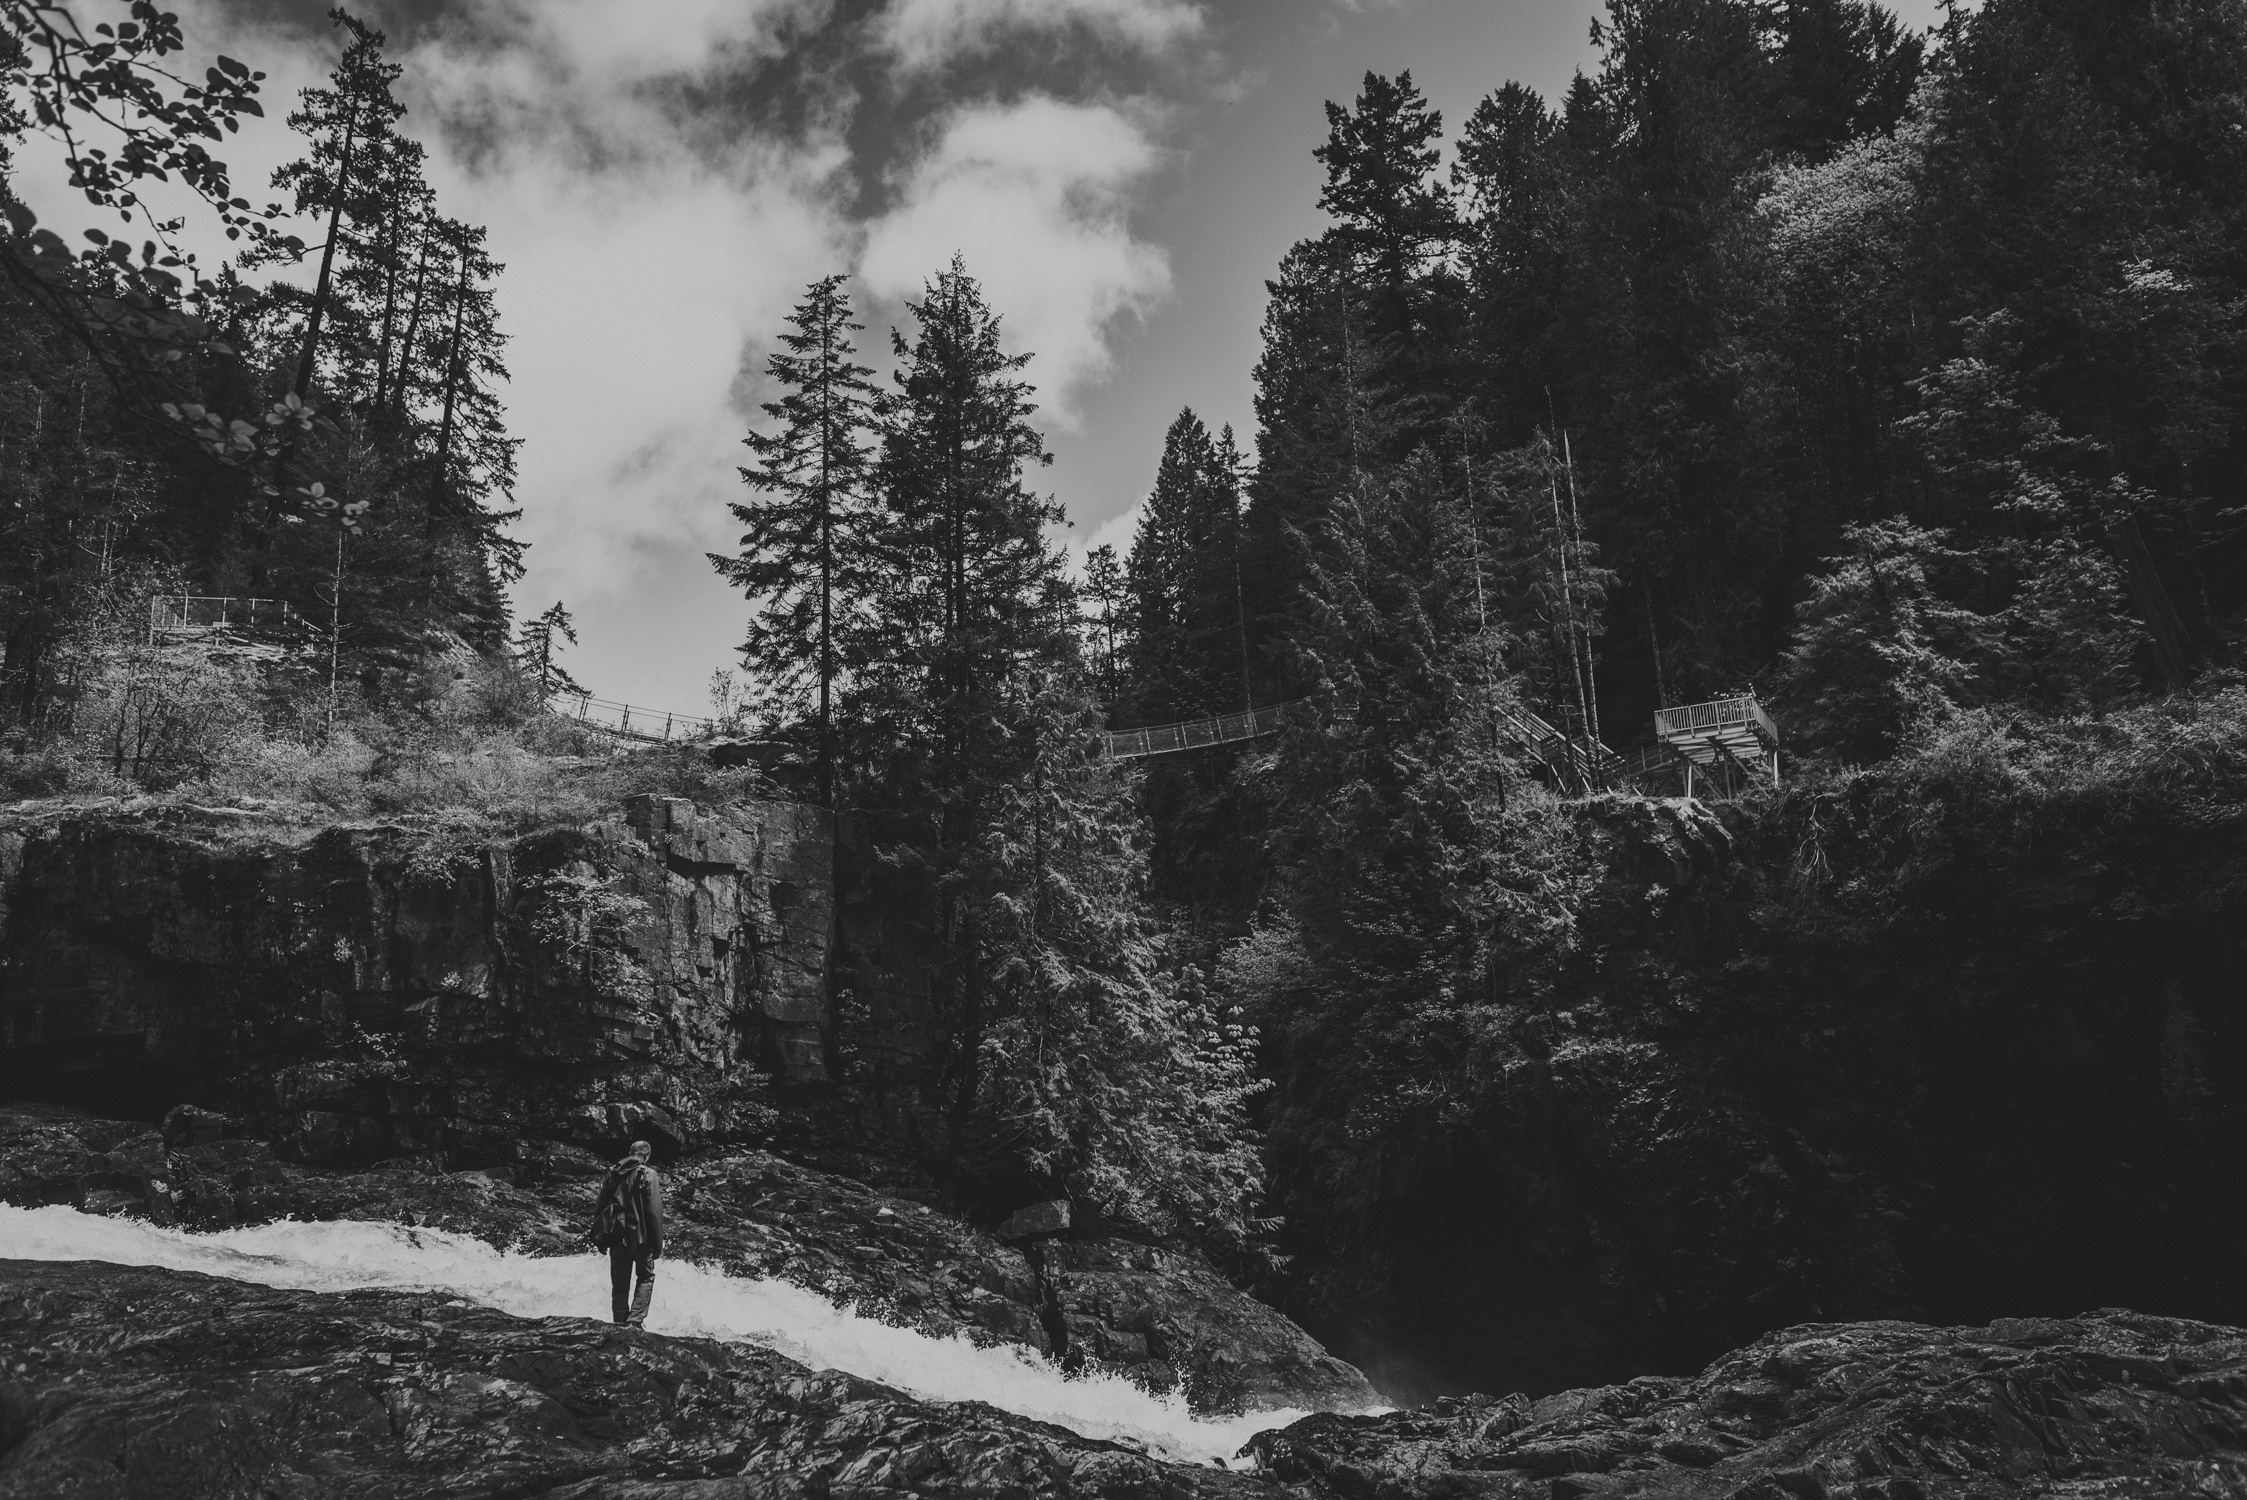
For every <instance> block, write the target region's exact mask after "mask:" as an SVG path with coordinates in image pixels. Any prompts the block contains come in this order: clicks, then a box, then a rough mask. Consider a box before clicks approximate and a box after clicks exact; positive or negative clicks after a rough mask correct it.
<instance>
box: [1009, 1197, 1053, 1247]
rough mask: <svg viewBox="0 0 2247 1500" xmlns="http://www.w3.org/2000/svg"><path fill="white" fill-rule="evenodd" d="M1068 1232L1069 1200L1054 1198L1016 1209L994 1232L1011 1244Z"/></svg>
mask: <svg viewBox="0 0 2247 1500" xmlns="http://www.w3.org/2000/svg"><path fill="white" fill-rule="evenodd" d="M1068 1230H1069V1200H1068V1199H1066V1198H1054V1199H1051V1200H1049V1201H1047V1202H1044V1203H1033V1204H1031V1205H1030V1206H1029V1207H1028V1208H1018V1209H1016V1210H1015V1211H1014V1212H1013V1213H1011V1214H1008V1215H1007V1216H1006V1218H1005V1220H1004V1221H1002V1222H1001V1223H1000V1225H999V1227H998V1229H997V1230H996V1231H995V1233H996V1234H997V1235H998V1237H999V1238H1000V1239H1002V1240H1006V1241H1008V1242H1009V1243H1013V1242H1015V1241H1019V1240H1034V1239H1040V1238H1043V1237H1044V1236H1047V1235H1054V1234H1066V1233H1067V1232H1068Z"/></svg>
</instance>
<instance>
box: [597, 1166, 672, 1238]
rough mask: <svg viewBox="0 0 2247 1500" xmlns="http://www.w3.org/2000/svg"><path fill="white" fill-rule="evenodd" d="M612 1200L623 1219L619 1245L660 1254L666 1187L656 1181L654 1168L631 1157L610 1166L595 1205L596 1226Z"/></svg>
mask: <svg viewBox="0 0 2247 1500" xmlns="http://www.w3.org/2000/svg"><path fill="white" fill-rule="evenodd" d="M612 1197H613V1198H615V1199H617V1207H618V1210H619V1212H620V1214H621V1216H622V1218H623V1220H624V1238H623V1239H622V1240H621V1241H619V1243H620V1244H622V1245H625V1246H628V1247H629V1248H630V1249H632V1250H634V1251H636V1252H640V1253H644V1254H646V1255H648V1256H650V1257H653V1256H658V1255H661V1254H662V1253H663V1188H662V1186H661V1184H659V1183H658V1182H657V1180H656V1175H655V1169H654V1168H653V1167H651V1166H649V1165H648V1164H647V1163H645V1162H643V1161H641V1160H640V1159H639V1158H637V1157H630V1156H628V1157H626V1158H625V1159H624V1160H623V1161H620V1162H618V1163H617V1164H616V1165H615V1166H613V1167H611V1168H610V1169H609V1175H608V1180H607V1181H606V1182H603V1183H602V1184H601V1196H600V1197H599V1198H598V1199H596V1200H594V1203H593V1221H594V1222H595V1223H596V1224H597V1223H599V1222H600V1219H601V1210H602V1209H604V1208H606V1207H607V1206H608V1204H609V1200H610V1199H611V1198H612Z"/></svg>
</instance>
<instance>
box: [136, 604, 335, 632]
mask: <svg viewBox="0 0 2247 1500" xmlns="http://www.w3.org/2000/svg"><path fill="white" fill-rule="evenodd" d="M303 619H304V617H303V616H301V615H299V614H298V613H297V612H296V611H295V610H294V609H292V608H290V606H289V601H288V600H286V599H238V598H231V597H222V596H217V595H204V594H159V595H157V596H156V597H155V598H154V599H151V600H149V601H148V635H149V639H151V640H165V639H168V638H170V637H173V636H197V635H209V634H210V633H212V632H213V631H217V630H278V629H282V628H285V627H289V626H294V625H300V624H302V623H303Z"/></svg>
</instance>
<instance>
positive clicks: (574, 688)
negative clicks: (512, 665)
mask: <svg viewBox="0 0 2247 1500" xmlns="http://www.w3.org/2000/svg"><path fill="white" fill-rule="evenodd" d="M565 643H566V644H568V645H572V646H574V645H576V644H577V622H576V621H575V620H573V619H572V618H570V612H569V611H568V610H566V609H564V608H563V607H562V601H561V600H559V599H557V600H555V601H554V603H553V606H552V607H551V608H549V609H548V610H547V611H546V612H545V613H544V614H541V615H537V616H535V617H533V618H532V619H531V620H529V621H528V622H527V623H525V624H524V626H523V630H522V637H521V639H520V641H519V642H518V644H517V645H516V648H515V661H516V664H517V665H518V666H520V667H521V668H522V669H523V671H524V672H526V673H529V674H533V675H535V677H536V680H537V682H538V695H539V700H540V701H541V702H544V701H545V700H546V699H548V698H550V697H552V696H553V695H554V694H556V693H570V694H573V695H576V696H583V695H584V693H585V689H584V688H582V687H580V686H578V684H577V679H576V678H574V677H572V676H570V674H569V671H568V669H567V668H565V667H564V666H563V665H562V664H561V663H560V662H558V661H556V660H555V659H554V658H555V657H556V656H557V655H559V654H560V652H561V649H562V646H563V644H565Z"/></svg>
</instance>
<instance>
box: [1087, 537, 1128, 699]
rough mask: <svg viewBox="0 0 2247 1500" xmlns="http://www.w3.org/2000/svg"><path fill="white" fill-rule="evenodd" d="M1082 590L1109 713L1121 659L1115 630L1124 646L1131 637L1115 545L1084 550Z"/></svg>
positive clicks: (1126, 596)
mask: <svg viewBox="0 0 2247 1500" xmlns="http://www.w3.org/2000/svg"><path fill="white" fill-rule="evenodd" d="M1084 592H1085V599H1086V601H1087V602H1088V603H1089V604H1090V605H1091V607H1092V610H1093V613H1092V615H1091V617H1090V619H1089V620H1088V621H1087V624H1088V625H1089V627H1090V629H1091V632H1092V636H1093V642H1094V649H1095V651H1096V652H1097V653H1098V656H1097V660H1098V661H1099V663H1100V697H1101V701H1102V702H1103V703H1105V704H1107V705H1108V707H1109V710H1110V712H1111V713H1112V712H1113V711H1114V708H1115V704H1116V691H1117V685H1118V682H1119V678H1120V674H1119V672H1118V670H1117V668H1118V662H1119V659H1120V658H1119V656H1118V650H1117V632H1118V631H1119V630H1121V631H1122V632H1123V640H1124V642H1125V643H1126V646H1127V647H1128V643H1129V641H1130V639H1131V629H1130V625H1129V624H1128V620H1127V616H1126V615H1125V612H1124V605H1125V602H1126V600H1128V599H1129V597H1130V595H1129V592H1128V590H1127V587H1126V584H1125V579H1124V568H1123V564H1122V562H1120V561H1119V560H1118V559H1117V557H1116V549H1115V548H1113V547H1111V546H1108V545H1107V544H1106V543H1102V544H1101V545H1100V546H1098V547H1095V548H1093V549H1092V550H1091V551H1090V552H1088V553H1086V554H1085V560H1084Z"/></svg>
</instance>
